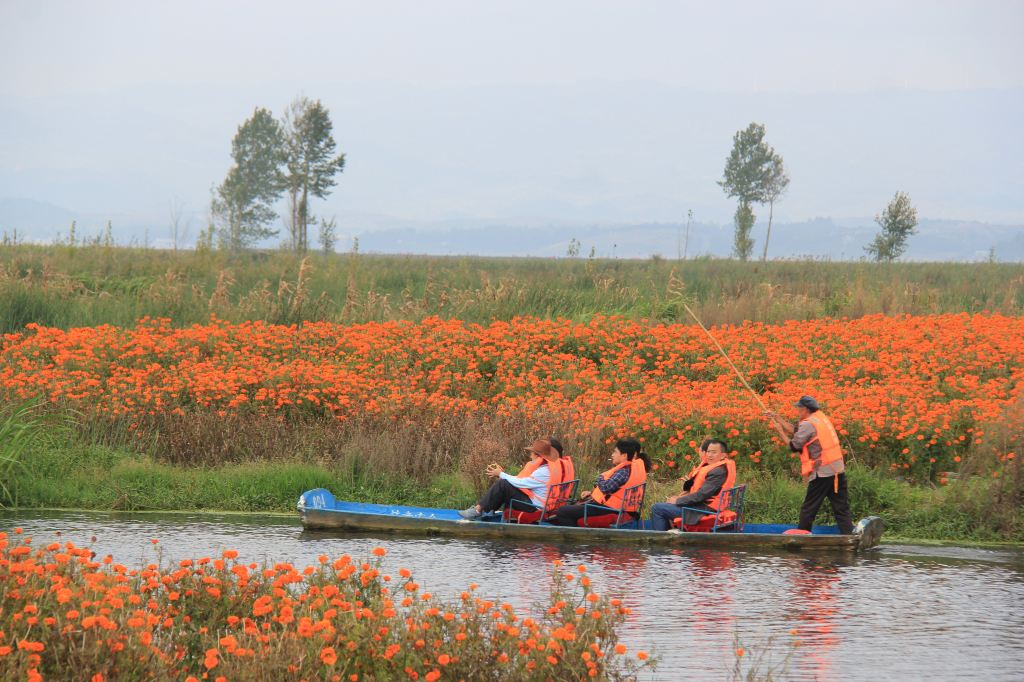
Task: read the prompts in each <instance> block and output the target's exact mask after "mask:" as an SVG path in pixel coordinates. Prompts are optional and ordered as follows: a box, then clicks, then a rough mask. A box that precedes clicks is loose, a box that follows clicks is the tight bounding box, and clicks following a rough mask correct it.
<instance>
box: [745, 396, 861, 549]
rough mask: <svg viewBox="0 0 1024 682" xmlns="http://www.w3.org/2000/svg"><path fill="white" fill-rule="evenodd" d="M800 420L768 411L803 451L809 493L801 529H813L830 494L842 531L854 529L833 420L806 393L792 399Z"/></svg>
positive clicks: (802, 468)
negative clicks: (792, 419)
mask: <svg viewBox="0 0 1024 682" xmlns="http://www.w3.org/2000/svg"><path fill="white" fill-rule="evenodd" d="M793 407H795V408H796V412H797V416H798V417H799V421H798V422H797V423H796V424H795V425H794V424H790V423H789V422H787V421H786V420H785V419H783V418H782V416H781V415H779V414H778V413H776V412H766V413H765V415H766V416H768V417H769V418H770V419H771V421H772V426H774V427H775V430H776V431H777V432H778V434H779V436H781V437H782V440H784V441H785V442H786V443H787V444H788V445H789V449H790V450H792V451H793V452H799V453H800V473H801V474H802V475H803V477H804V481H806V482H807V495H806V496H805V497H804V503H803V506H802V507H801V508H800V525H799V526H798V528H800V530H805V531H808V532H810V530H811V526H812V525H814V517H815V516H817V515H818V509H820V508H821V503H822V502H824V501H825V498H826V497H827V498H828V499H829V502H830V504H831V505H832V514H833V515H834V516H835V517H836V523H837V524H838V525H839V532H840V533H842V534H843V535H849V534H850V533H853V517H852V515H851V514H850V498H849V495H848V493H847V490H846V473H845V471H846V467H845V465H844V464H843V449H842V447H841V446H840V445H839V435H838V434H837V433H836V429H835V427H834V426H832V421H831V420H830V419H829V418H828V417H827V416H826V415H825V413H824V412H822V411H821V407H820V406H819V405H818V401H817V400H815V399H814V398H813V397H812V396H809V395H805V396H803V397H801V398H800V400H798V401H797V402H795V403H793Z"/></svg>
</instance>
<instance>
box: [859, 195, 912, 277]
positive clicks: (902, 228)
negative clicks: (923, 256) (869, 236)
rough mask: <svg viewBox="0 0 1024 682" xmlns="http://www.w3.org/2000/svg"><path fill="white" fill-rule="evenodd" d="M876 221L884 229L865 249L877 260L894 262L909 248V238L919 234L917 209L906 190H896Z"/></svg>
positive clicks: (876, 217)
mask: <svg viewBox="0 0 1024 682" xmlns="http://www.w3.org/2000/svg"><path fill="white" fill-rule="evenodd" d="M875 222H876V223H878V226H879V227H881V228H882V229H881V230H879V232H878V234H877V235H875V239H874V241H872V242H871V243H870V244H868V245H867V246H865V247H864V250H865V251H867V252H868V255H870V256H871V257H872V258H874V259H875V260H876V261H879V262H883V261H885V262H892V261H894V260H896V259H897V258H899V257H900V256H902V255H903V252H904V251H906V250H907V238H908V237H910V235H912V234H917V230H916V229H915V228H916V227H917V209H916V208H914V207H913V206H912V205H911V203H910V197H909V196H908V195H907V194H906V192H896V195H895V196H894V197H893V198H892V201H890V202H889V205H888V206H886V207H885V210H884V211H882V213H881V214H879V215H877V216H875Z"/></svg>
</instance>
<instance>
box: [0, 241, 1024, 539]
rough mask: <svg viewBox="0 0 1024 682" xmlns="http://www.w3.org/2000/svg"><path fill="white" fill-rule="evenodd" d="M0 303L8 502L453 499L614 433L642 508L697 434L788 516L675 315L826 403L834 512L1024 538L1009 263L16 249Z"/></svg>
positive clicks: (904, 527)
mask: <svg viewBox="0 0 1024 682" xmlns="http://www.w3.org/2000/svg"><path fill="white" fill-rule="evenodd" d="M0 301H3V303H2V304H0V333H3V336H2V337H0V396H2V398H3V404H2V405H0V408H2V409H0V429H3V433H4V438H3V439H2V443H0V486H2V487H0V498H2V499H0V503H2V504H4V505H5V506H16V507H20V508H41V507H63V508H68V507H76V508H83V509H96V510H122V511H131V510H145V509H166V510H175V509H189V510H220V511H242V512H246V511H248V512H257V511H282V512H288V511H291V510H292V509H293V508H294V504H295V500H296V499H297V498H298V495H299V494H300V493H301V492H303V491H304V490H306V489H309V488H314V487H325V488H329V489H331V490H332V492H334V493H335V494H336V495H337V496H338V497H339V498H346V499H354V500H360V501H375V502H390V503H403V504H415V505H422V506H449V507H456V508H458V507H461V506H466V505H468V504H469V502H471V501H472V500H473V499H474V498H475V496H476V495H477V494H478V493H479V491H480V489H481V487H482V486H483V485H484V484H485V481H484V480H483V479H482V478H481V476H480V472H481V471H482V470H483V468H484V465H485V464H486V463H487V462H490V461H499V462H502V463H503V464H505V465H507V466H508V467H509V468H513V467H515V466H516V465H517V464H518V463H517V462H515V461H511V460H510V459H509V458H510V453H516V452H518V451H519V447H520V446H521V445H522V442H521V441H525V440H529V439H531V438H533V437H535V436H536V435H538V434H542V435H547V434H553V435H558V436H559V437H562V438H563V439H564V440H565V441H566V442H567V446H568V448H569V451H570V452H571V453H572V454H573V455H574V456H576V457H577V460H578V462H579V464H580V466H579V469H580V472H581V478H582V479H584V480H590V479H592V477H593V475H594V474H596V472H598V471H600V470H601V469H603V468H604V463H605V460H606V458H607V443H608V442H609V439H613V438H614V437H617V436H619V435H623V434H626V433H629V434H633V435H637V436H639V437H640V438H641V439H642V440H643V441H644V442H645V446H646V448H647V449H648V451H649V452H650V453H651V454H652V455H653V456H654V457H655V460H656V462H657V464H658V467H659V470H657V471H655V472H653V473H652V480H653V482H652V485H651V487H650V490H649V491H648V503H649V504H650V503H652V502H654V501H658V500H660V499H662V498H664V497H665V496H666V495H668V494H670V493H673V492H675V490H674V487H675V486H676V485H678V483H677V482H676V481H677V479H678V476H679V474H680V472H684V471H685V470H687V469H688V468H689V465H690V461H692V457H693V456H695V455H694V447H693V446H694V445H695V443H696V442H697V441H699V440H700V439H701V437H702V436H703V435H704V434H706V433H711V432H714V433H716V434H718V435H722V436H725V437H726V439H727V440H728V441H729V442H730V446H731V447H732V448H733V449H734V456H735V457H737V462H738V464H739V468H740V471H742V472H743V476H744V482H746V483H748V484H749V485H750V488H749V489H748V496H747V500H748V507H747V509H748V516H747V518H748V520H749V521H751V522H763V521H771V522H784V521H787V520H788V521H793V520H795V518H796V515H797V511H798V509H799V505H800V501H801V500H802V497H803V484H802V483H801V482H800V481H799V478H798V477H797V476H795V475H794V474H793V472H792V468H793V461H792V458H791V457H790V456H789V453H787V452H786V451H785V450H784V448H783V446H782V445H781V444H780V443H778V442H777V441H775V440H773V438H772V436H771V434H770V432H769V431H768V429H767V428H766V427H765V425H764V424H762V423H760V421H759V419H758V416H757V414H756V409H754V408H753V407H752V405H751V404H750V403H751V401H750V396H749V395H745V394H744V393H743V390H742V387H740V386H739V384H738V382H737V381H736V380H735V379H734V378H733V377H732V376H731V375H730V373H729V370H728V367H727V366H726V365H725V363H724V362H723V361H722V360H721V358H719V357H718V356H716V354H715V352H714V350H713V348H712V347H711V346H710V345H709V344H708V343H707V342H706V340H704V339H702V338H701V337H700V334H699V332H697V331H695V328H694V327H692V326H690V325H689V320H688V319H686V318H684V315H685V312H684V311H683V307H682V303H683V302H687V303H688V304H689V305H691V307H694V308H695V310H696V311H697V313H698V315H700V316H701V317H702V318H703V319H704V321H705V322H706V323H707V324H709V325H718V326H717V327H715V328H714V333H715V334H716V336H717V337H718V338H719V339H720V340H722V342H723V344H724V345H725V346H726V347H727V348H729V352H730V355H731V356H732V357H733V359H734V360H736V361H737V363H738V364H739V365H740V366H741V367H742V368H743V369H744V371H745V372H746V373H747V374H748V376H749V378H750V380H751V382H752V384H753V385H754V387H755V390H757V391H758V392H759V393H760V394H761V395H762V397H763V398H764V399H765V400H766V401H767V402H769V404H772V405H775V406H776V407H779V408H780V409H783V410H784V409H785V402H786V401H791V399H792V397H793V396H796V395H800V394H802V393H808V392H811V393H816V394H817V395H818V397H819V398H823V399H824V402H825V403H826V409H828V407H829V403H832V404H834V405H835V406H836V409H835V410H830V411H831V412H832V414H833V416H834V417H836V418H837V420H838V421H837V426H840V427H841V433H842V436H843V439H844V446H845V447H846V449H847V451H848V458H849V462H850V472H851V475H850V483H851V499H852V502H853V504H854V513H855V515H858V516H865V515H869V514H875V515H880V516H882V517H883V519H884V520H885V521H886V524H887V527H888V531H887V535H888V536H889V537H892V536H899V537H904V538H914V539H941V540H964V541H982V542H984V541H1011V542H1020V541H1022V540H1024V516H1022V512H1021V507H1022V502H1024V492H1022V491H1024V475H1022V472H1021V465H1020V455H1024V442H1022V439H1024V436H1022V434H1021V433H1020V429H1019V428H1017V427H1016V426H1015V425H1019V424H1020V423H1022V422H1024V399H1022V396H1024V382H1022V381H1021V377H1022V376H1024V375H1022V372H1024V349H1022V348H1021V346H1020V343H1021V342H1020V340H1019V339H1020V338H1021V337H1024V266H1022V265H1019V264H1018V265H1009V264H997V263H983V264H948V263H921V264H917V263H899V264H870V263H829V262H823V261H793V262H768V263H759V264H758V263H739V262H735V261H724V260H713V259H698V260H690V261H683V262H673V261H666V260H663V259H658V258H652V259H650V260H646V261H620V260H597V259H587V258H568V259H557V260H556V259H487V258H432V257H415V256H368V255H364V254H359V253H351V254H342V255H331V256H325V255H322V254H313V255H310V256H308V257H307V258H304V259H303V258H300V257H298V256H296V255H294V254H291V253H287V252H272V253H261V252H250V253H243V254H240V255H236V256H230V255H228V254H225V253H222V252H218V251H200V252H178V253H173V252H160V251H152V250H142V249H124V248H117V247H107V246H101V245H94V246H87V247H82V246H72V245H68V244H65V245H59V246H49V247H42V246H34V245H19V246H5V247H3V248H0ZM749 320H753V321H754V322H749ZM796 338H800V339H803V340H808V339H809V340H810V343H811V345H812V346H813V347H814V349H815V359H814V362H813V363H812V362H810V361H809V360H808V359H807V356H806V350H805V349H804V348H802V347H800V346H799V344H798V343H796V342H795V341H794V340H793V339H796ZM338 358H343V361H340V360H338ZM541 389H543V390H541ZM511 456H512V457H514V455H511ZM826 507H827V505H826ZM826 520H827V519H826V518H825V517H819V522H825V521H826Z"/></svg>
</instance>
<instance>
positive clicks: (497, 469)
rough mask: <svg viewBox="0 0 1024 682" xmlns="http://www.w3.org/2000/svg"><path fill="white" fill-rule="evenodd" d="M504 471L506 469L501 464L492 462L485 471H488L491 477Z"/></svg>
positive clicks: (495, 476)
mask: <svg viewBox="0 0 1024 682" xmlns="http://www.w3.org/2000/svg"><path fill="white" fill-rule="evenodd" d="M503 471H504V469H502V468H501V465H500V464H497V463H495V462H492V463H491V464H488V465H487V471H486V472H484V473H486V474H487V475H488V476H490V477H491V478H497V477H498V476H500V475H501V473H502V472H503Z"/></svg>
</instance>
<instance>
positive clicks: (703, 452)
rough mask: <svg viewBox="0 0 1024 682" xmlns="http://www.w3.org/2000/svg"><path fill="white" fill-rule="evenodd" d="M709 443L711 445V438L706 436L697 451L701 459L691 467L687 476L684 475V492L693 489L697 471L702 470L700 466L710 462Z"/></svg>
mask: <svg viewBox="0 0 1024 682" xmlns="http://www.w3.org/2000/svg"><path fill="white" fill-rule="evenodd" d="M709 445H711V439H710V438H705V439H704V440H703V441H702V442H701V444H700V448H699V450H698V453H697V454H698V455H699V456H700V459H699V460H698V461H697V463H696V464H695V465H694V466H693V468H692V469H690V473H688V474H686V476H684V477H683V492H684V493H688V492H690V490H692V489H693V480H694V479H695V478H696V477H697V472H698V471H700V468H701V467H702V466H704V465H705V464H707V463H708V446H709Z"/></svg>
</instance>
